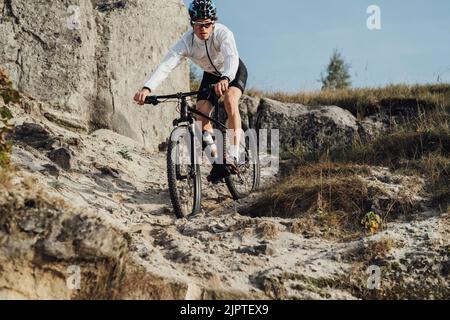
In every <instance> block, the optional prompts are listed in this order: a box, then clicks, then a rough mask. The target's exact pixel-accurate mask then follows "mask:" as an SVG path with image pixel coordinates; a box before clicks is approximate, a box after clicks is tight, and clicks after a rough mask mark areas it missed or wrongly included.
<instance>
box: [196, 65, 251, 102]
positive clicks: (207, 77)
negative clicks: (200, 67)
mask: <svg viewBox="0 0 450 320" xmlns="http://www.w3.org/2000/svg"><path fill="white" fill-rule="evenodd" d="M247 77H248V73H247V67H246V66H245V64H244V63H243V62H242V60H241V59H239V68H238V71H237V73H236V77H235V78H234V80H233V81H231V82H230V87H235V88H238V89H240V90H241V92H242V93H244V91H245V86H246V85H247ZM219 81H220V77H219V76H216V75H214V74H211V73H208V72H204V73H203V79H202V83H201V84H200V89H199V90H200V91H201V90H202V89H204V88H208V87H209V86H210V85H212V84H216V83H217V82H219ZM214 96H215V93H212V94H211V95H209V94H208V93H200V94H198V96H197V101H200V100H208V101H210V102H211V103H212V104H214Z"/></svg>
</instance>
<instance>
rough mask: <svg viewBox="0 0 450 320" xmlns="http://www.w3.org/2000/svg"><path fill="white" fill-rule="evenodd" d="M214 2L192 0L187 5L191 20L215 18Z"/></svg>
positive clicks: (210, 0) (211, 0)
mask: <svg viewBox="0 0 450 320" xmlns="http://www.w3.org/2000/svg"><path fill="white" fill-rule="evenodd" d="M216 13H217V10H216V4H215V3H214V1H213V0H194V1H192V3H191V5H190V6H189V15H190V16H191V20H192V21H196V20H203V19H211V20H217V16H216Z"/></svg>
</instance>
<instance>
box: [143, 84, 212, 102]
mask: <svg viewBox="0 0 450 320" xmlns="http://www.w3.org/2000/svg"><path fill="white" fill-rule="evenodd" d="M214 87H215V85H214V84H212V85H209V86H208V87H207V88H204V89H202V90H200V91H194V92H180V93H176V94H170V95H164V96H148V97H146V98H145V102H144V104H152V105H154V106H156V105H158V104H159V103H161V101H160V100H167V99H184V98H187V97H192V96H196V95H198V94H200V93H209V92H211V90H213V89H214Z"/></svg>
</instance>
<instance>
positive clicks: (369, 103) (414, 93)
mask: <svg viewBox="0 0 450 320" xmlns="http://www.w3.org/2000/svg"><path fill="white" fill-rule="evenodd" d="M247 94H249V95H251V96H258V97H267V98H270V99H274V100H278V101H281V102H291V103H300V104H304V105H311V106H315V105H322V106H324V105H325V106H327V105H328V106H329V105H336V106H339V107H341V108H344V109H347V110H349V111H350V112H351V113H353V114H354V115H355V116H358V117H359V118H362V117H364V116H368V115H373V114H375V113H378V112H380V111H381V110H389V111H391V112H395V111H396V110H397V109H401V108H405V107H406V108H412V109H421V110H426V111H429V110H431V109H435V108H436V107H440V108H444V109H447V110H448V109H449V108H450V84H429V85H413V86H410V85H401V84H400V85H390V86H386V87H384V88H362V89H345V90H329V91H316V92H299V93H297V94H289V93H285V92H276V93H266V92H262V91H260V90H257V89H250V90H248V92H247Z"/></svg>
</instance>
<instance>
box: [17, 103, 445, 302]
mask: <svg viewBox="0 0 450 320" xmlns="http://www.w3.org/2000/svg"><path fill="white" fill-rule="evenodd" d="M14 112H15V119H16V122H17V123H16V124H17V125H20V124H22V123H23V122H37V123H39V124H40V125H41V126H42V127H44V128H45V129H46V130H47V131H48V132H50V134H51V136H53V137H57V138H58V139H59V140H58V139H57V140H58V141H59V142H57V143H61V144H62V145H67V146H68V148H69V149H70V150H71V152H72V153H73V156H72V159H71V166H72V168H71V169H70V170H67V171H66V170H62V169H60V168H58V167H55V166H54V164H53V163H52V161H51V160H49V158H48V157H47V156H46V154H45V152H43V151H42V150H38V149H36V148H34V147H32V146H30V145H26V144H16V146H15V147H14V149H13V155H12V160H13V163H14V164H15V165H16V166H17V167H18V168H19V169H21V170H25V171H27V172H32V173H34V175H35V177H36V178H37V180H38V184H39V186H40V187H41V188H42V189H45V190H46V191H47V192H49V193H50V194H53V195H55V196H58V197H63V198H64V199H65V200H66V201H67V202H69V203H71V204H72V205H74V206H76V207H81V208H86V209H87V210H91V211H92V210H94V211H95V212H96V213H97V214H98V215H99V216H101V217H102V218H104V219H106V221H109V222H110V223H112V224H113V225H116V226H118V227H120V228H121V229H124V230H126V231H127V232H128V233H129V235H130V237H131V251H132V252H131V254H132V256H133V257H134V258H135V259H136V261H138V263H139V264H140V265H142V266H144V267H145V269H146V270H147V271H149V272H151V273H152V274H156V275H159V276H161V277H177V278H179V279H185V280H186V282H188V283H190V285H191V287H190V289H189V290H188V293H187V295H186V298H195V299H197V298H223V297H225V298H226V297H228V298H229V297H249V296H253V297H265V298H319V299H353V298H361V297H364V296H367V295H369V296H370V294H372V292H370V291H364V290H365V289H364V285H362V283H364V281H365V279H366V278H367V276H365V271H366V268H367V267H368V266H369V265H370V263H371V262H373V259H372V260H370V259H366V258H364V257H365V256H367V255H369V256H370V255H371V254H372V252H370V250H371V249H370V248H372V247H371V245H372V244H373V243H377V242H378V241H382V240H383V239H391V240H392V241H393V243H394V246H393V248H392V250H388V251H389V252H388V254H387V256H386V255H385V256H382V257H378V258H379V260H380V261H381V262H382V265H384V266H388V267H389V268H388V271H386V272H387V273H386V274H387V275H389V277H388V278H387V279H386V280H385V282H386V283H390V285H392V283H391V282H392V281H393V280H392V279H394V277H395V276H398V277H401V276H402V277H405V276H406V275H407V272H408V268H410V267H411V266H412V265H414V263H416V262H417V261H419V262H417V263H419V264H420V261H422V260H421V259H429V267H430V268H435V269H436V268H437V269H436V270H437V271H436V272H437V274H442V275H443V276H442V277H441V276H437V277H434V278H432V280H431V281H435V282H434V283H431V284H430V288H435V287H439V288H444V289H442V290H444V291H443V292H444V293H445V292H448V291H445V290H448V273H447V278H445V272H448V271H445V270H447V269H445V268H448V248H449V239H450V237H449V227H448V221H449V220H448V215H447V218H445V217H446V216H440V215H437V214H436V213H434V212H428V213H424V214H423V216H422V219H419V220H417V221H414V222H405V223H392V224H390V225H389V227H388V228H387V230H385V231H383V232H381V233H379V234H377V235H375V236H371V237H367V238H362V239H358V240H353V241H346V242H338V241H332V240H325V239H321V238H310V237H308V236H307V235H304V234H297V233H295V230H294V228H293V223H294V222H295V220H293V219H280V218H250V217H247V216H243V215H240V214H239V211H240V208H241V206H243V205H245V204H246V203H248V202H249V201H252V200H253V199H254V197H257V195H255V196H253V197H250V198H249V199H245V200H243V201H240V202H238V203H236V202H233V201H232V199H231V198H230V196H229V193H228V191H227V190H226V187H225V186H218V187H217V186H212V185H211V184H209V183H208V182H206V181H205V180H204V181H203V190H204V191H203V202H202V205H203V209H204V211H203V212H202V213H201V214H199V215H198V216H197V217H195V218H192V219H189V220H186V219H183V220H177V219H175V218H174V216H173V214H172V212H171V211H172V210H171V205H170V200H169V195H168V191H167V182H166V163H165V153H163V152H161V153H153V154H151V153H149V152H147V151H146V150H145V149H144V148H143V147H142V146H141V145H139V144H138V143H136V142H134V141H133V140H131V139H128V138H125V137H123V136H120V135H118V134H116V133H113V132H111V131H109V130H99V131H96V132H94V133H92V134H90V135H87V134H80V133H75V132H73V131H69V130H66V129H64V128H62V127H60V126H58V125H56V124H54V123H52V122H50V121H48V120H46V119H44V118H38V119H39V120H36V117H33V118H34V119H32V118H31V117H30V116H29V115H28V114H26V113H24V112H23V111H22V110H21V109H16V110H14ZM203 170H204V171H205V172H207V171H208V168H207V167H205V168H204V169H203ZM203 176H206V175H205V174H204V175H203ZM263 176H264V179H263V186H264V185H265V184H267V183H268V182H269V181H271V180H273V179H274V177H272V176H271V175H270V174H269V173H268V172H267V170H266V171H263ZM375 179H376V178H375ZM394 189H395V188H394ZM431 250H434V252H441V253H439V254H437V256H435V257H429V256H427V254H428V255H429V252H432V251H431ZM439 250H440V251H439ZM372 258H373V257H372ZM402 259H403V260H402ZM399 261H400V262H399ZM425 261H428V260H425ZM394 264H395V265H397V264H398V265H399V268H400V269H399V270H400V271H398V272H397V271H395V270H394V269H392V268H393V267H392V266H393V265H394ZM446 266H447V267H446ZM402 268H403V269H402ZM405 268H406V269H405ZM441 269H442V270H443V271H441ZM392 270H393V271H392ZM402 270H403V271H402ZM395 272H397V273H395ZM391 273H392V274H393V275H391ZM420 275H421V273H420V272H418V273H417V274H412V275H411V276H410V277H409V278H410V280H411V279H412V280H414V279H418V277H420ZM358 277H362V278H361V279H360V278H358ZM412 280H411V281H412ZM358 281H359V282H358ZM446 281H447V282H446ZM433 286H434V287H433ZM200 287H202V288H206V289H207V290H206V291H205V290H203V291H202V290H200V289H198V288H200ZM397 287H398V285H397V286H396V288H397ZM209 288H210V289H211V292H210V294H209V295H208V292H209V291H208V289H209ZM405 288H407V286H406V287H405ZM446 288H447V289H446ZM405 290H406V289H405ZM205 292H206V293H205ZM218 292H224V293H223V295H220V294H219V293H218ZM389 292H390V291H389ZM392 295H394V293H392Z"/></svg>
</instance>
